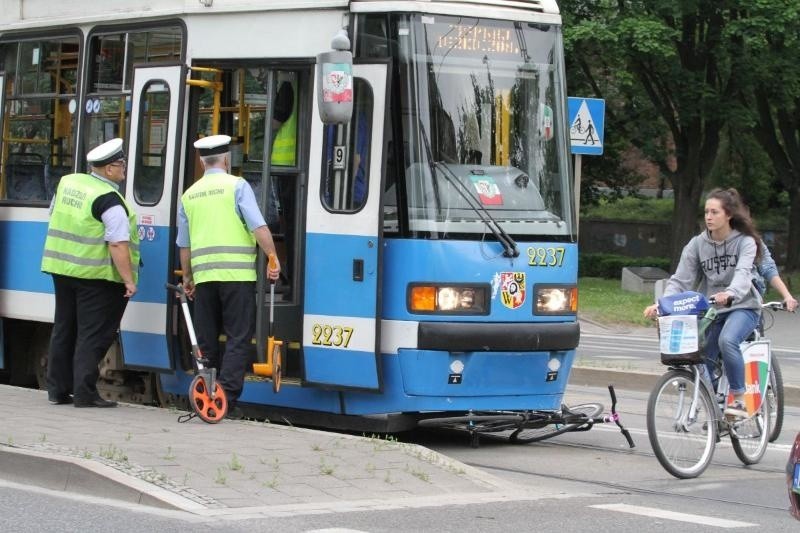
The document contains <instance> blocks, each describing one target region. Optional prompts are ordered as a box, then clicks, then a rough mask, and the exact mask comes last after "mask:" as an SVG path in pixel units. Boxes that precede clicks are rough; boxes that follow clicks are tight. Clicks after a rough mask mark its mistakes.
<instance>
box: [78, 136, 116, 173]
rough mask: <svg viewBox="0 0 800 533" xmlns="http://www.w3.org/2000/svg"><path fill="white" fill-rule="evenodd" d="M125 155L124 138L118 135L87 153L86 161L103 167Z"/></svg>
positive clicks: (94, 165)
mask: <svg viewBox="0 0 800 533" xmlns="http://www.w3.org/2000/svg"><path fill="white" fill-rule="evenodd" d="M124 157H125V151H124V150H123V149H122V139H120V138H119V137H117V138H116V139H111V140H110V141H106V142H104V143H103V144H101V145H100V146H98V147H96V148H94V149H93V150H91V151H90V152H89V153H88V154H86V161H88V162H89V164H90V165H91V166H93V167H103V166H106V165H107V164H109V163H113V162H114V161H117V160H119V159H123V158H124Z"/></svg>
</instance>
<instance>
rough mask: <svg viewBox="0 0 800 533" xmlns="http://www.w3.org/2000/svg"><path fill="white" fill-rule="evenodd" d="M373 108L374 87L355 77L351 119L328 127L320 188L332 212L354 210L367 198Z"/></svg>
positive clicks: (327, 206)
mask: <svg viewBox="0 0 800 533" xmlns="http://www.w3.org/2000/svg"><path fill="white" fill-rule="evenodd" d="M372 109H373V96H372V88H371V87H370V86H369V84H368V83H367V82H366V81H364V80H363V79H361V78H355V80H354V83H353V115H352V117H351V119H350V122H349V123H348V124H331V125H327V126H325V133H324V141H323V142H324V145H323V153H324V154H326V156H325V160H324V161H323V169H322V186H321V187H320V191H321V194H322V203H323V205H325V207H326V208H328V209H329V210H331V211H342V212H355V211H358V210H360V209H361V207H362V206H363V205H364V203H365V202H366V200H367V192H368V188H369V168H370V165H369V164H370V161H369V156H370V145H371V140H372Z"/></svg>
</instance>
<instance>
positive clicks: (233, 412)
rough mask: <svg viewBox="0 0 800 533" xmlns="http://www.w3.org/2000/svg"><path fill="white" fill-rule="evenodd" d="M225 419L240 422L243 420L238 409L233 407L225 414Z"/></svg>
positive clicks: (242, 414) (242, 415) (241, 413)
mask: <svg viewBox="0 0 800 533" xmlns="http://www.w3.org/2000/svg"><path fill="white" fill-rule="evenodd" d="M225 418H227V419H228V420H242V419H243V418H244V413H243V412H242V410H241V409H240V408H239V407H236V406H233V407H231V408H230V409H228V412H227V413H225Z"/></svg>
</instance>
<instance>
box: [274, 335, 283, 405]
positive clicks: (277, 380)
mask: <svg viewBox="0 0 800 533" xmlns="http://www.w3.org/2000/svg"><path fill="white" fill-rule="evenodd" d="M282 348H283V343H280V344H278V343H275V345H274V346H273V347H272V392H275V393H277V392H280V390H281V378H282V377H283V350H282Z"/></svg>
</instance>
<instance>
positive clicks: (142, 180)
mask: <svg viewBox="0 0 800 533" xmlns="http://www.w3.org/2000/svg"><path fill="white" fill-rule="evenodd" d="M140 98H141V101H142V102H143V104H142V109H143V112H142V113H141V115H140V116H139V139H138V142H137V143H136V144H137V146H138V151H137V153H136V167H135V168H136V175H135V176H129V178H132V179H133V195H134V198H136V201H137V202H138V203H139V204H141V205H155V204H157V203H158V201H159V200H160V199H161V195H162V193H163V190H164V166H165V158H166V149H167V133H168V132H169V100H170V94H169V87H168V85H167V83H166V82H164V81H151V82H149V83H148V84H147V85H145V87H144V89H143V90H142V94H141V95H140Z"/></svg>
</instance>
